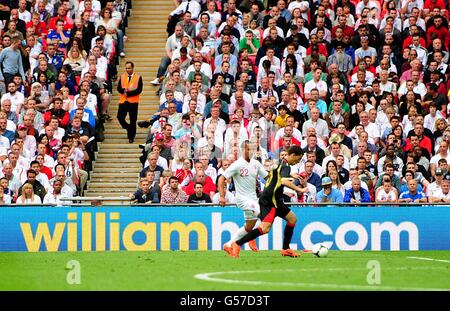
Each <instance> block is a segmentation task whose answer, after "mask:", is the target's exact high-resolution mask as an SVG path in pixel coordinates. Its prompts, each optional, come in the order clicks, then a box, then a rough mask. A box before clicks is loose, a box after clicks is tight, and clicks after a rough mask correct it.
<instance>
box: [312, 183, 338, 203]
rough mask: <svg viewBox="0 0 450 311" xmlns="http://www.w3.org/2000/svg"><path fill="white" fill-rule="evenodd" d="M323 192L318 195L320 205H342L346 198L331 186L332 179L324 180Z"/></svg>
mask: <svg viewBox="0 0 450 311" xmlns="http://www.w3.org/2000/svg"><path fill="white" fill-rule="evenodd" d="M322 188H323V189H322V190H320V191H319V192H318V193H317V202H319V203H342V202H343V200H344V198H343V197H342V193H341V191H339V190H338V189H335V188H333V187H332V186H331V179H330V177H324V178H322Z"/></svg>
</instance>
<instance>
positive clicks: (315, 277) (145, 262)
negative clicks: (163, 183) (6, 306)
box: [0, 251, 450, 291]
mask: <svg viewBox="0 0 450 311" xmlns="http://www.w3.org/2000/svg"><path fill="white" fill-rule="evenodd" d="M409 257H416V258H409ZM418 258H421V259H418ZM424 258H428V259H424ZM71 260H77V261H78V262H79V268H80V273H79V277H80V281H81V284H73V285H69V284H68V283H67V275H68V274H71V273H74V272H75V270H71V269H69V268H67V264H68V262H69V261H71ZM378 268H379V269H378ZM0 276H1V277H0V290H155V291H161V290H194V291H203V290H237V291H245V290H247V291H248V290H249V288H251V289H254V288H255V285H257V286H258V287H257V288H258V289H259V290H276V291H278V290H280V291H286V290H296V291H297V290H450V251H400V252H349V251H330V253H329V255H328V257H327V258H316V257H314V256H313V255H312V254H311V253H304V254H302V256H301V257H300V258H286V257H281V256H280V254H279V252H278V251H260V252H258V253H253V252H250V251H242V252H241V258H239V259H234V258H230V257H228V256H227V255H226V254H225V253H224V252H219V251H173V252H159V251H155V252H90V253H81V252H80V253H69V252H61V253H8V252H5V253H0ZM368 280H369V282H368ZM373 283H375V284H373Z"/></svg>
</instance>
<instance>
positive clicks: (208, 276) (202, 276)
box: [194, 267, 450, 291]
mask: <svg viewBox="0 0 450 311" xmlns="http://www.w3.org/2000/svg"><path fill="white" fill-rule="evenodd" d="M392 269H393V270H404V268H398V269H397V268H392ZM409 269H417V270H436V268H435V267H432V268H427V267H417V268H415V267H410V268H409ZM350 270H367V269H363V268H360V269H349V268H328V269H327V268H325V269H323V268H322V269H318V268H317V269H314V268H313V269H285V270H248V271H218V272H211V273H199V274H196V275H194V278H196V279H198V280H202V281H209V282H216V283H226V284H238V285H256V286H258V285H271V286H290V287H319V288H327V289H330V288H334V289H349V290H390V291H394V290H402V291H448V290H450V289H448V288H420V287H419V288H417V287H397V286H384V285H353V284H326V283H301V282H270V281H250V280H230V279H222V278H220V277H217V276H219V275H224V274H249V273H250V274H251V273H270V272H294V271H304V272H312V271H350Z"/></svg>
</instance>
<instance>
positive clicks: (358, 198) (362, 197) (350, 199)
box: [344, 177, 370, 203]
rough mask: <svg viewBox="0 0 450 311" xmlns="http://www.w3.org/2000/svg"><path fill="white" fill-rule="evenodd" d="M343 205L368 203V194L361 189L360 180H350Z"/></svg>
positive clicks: (356, 178)
mask: <svg viewBox="0 0 450 311" xmlns="http://www.w3.org/2000/svg"><path fill="white" fill-rule="evenodd" d="M344 202H345V203H367V202H370V193H369V191H367V190H366V189H364V188H361V180H360V179H359V178H358V177H355V178H353V179H352V187H351V188H350V189H348V190H346V191H345V195H344Z"/></svg>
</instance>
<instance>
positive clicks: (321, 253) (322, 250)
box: [312, 243, 328, 257]
mask: <svg viewBox="0 0 450 311" xmlns="http://www.w3.org/2000/svg"><path fill="white" fill-rule="evenodd" d="M312 253H313V254H314V256H317V257H327V255H328V247H326V246H325V245H323V244H322V243H317V244H314V246H313V249H312Z"/></svg>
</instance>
